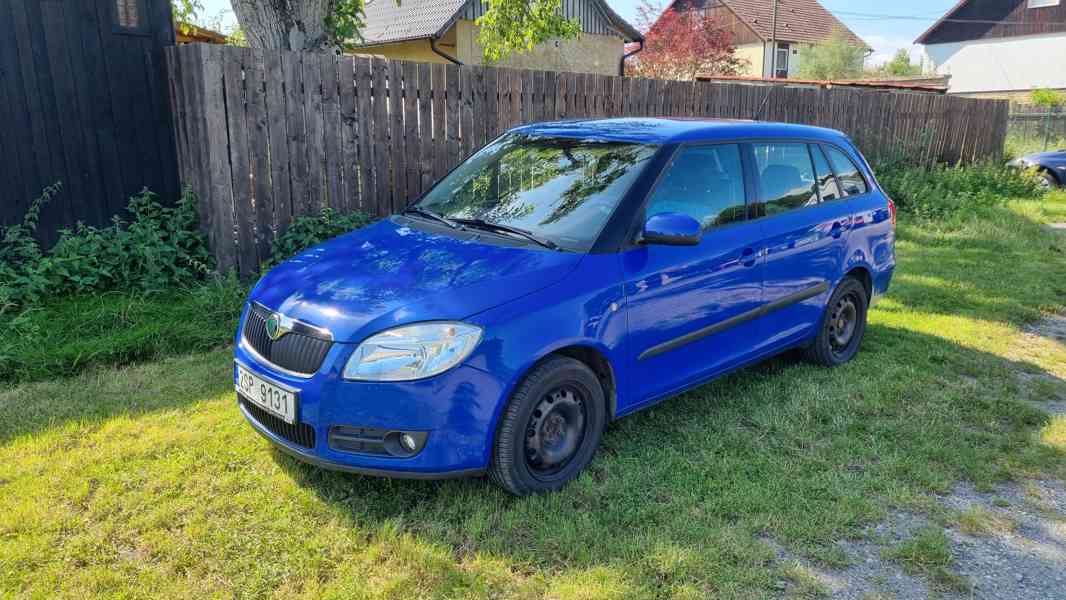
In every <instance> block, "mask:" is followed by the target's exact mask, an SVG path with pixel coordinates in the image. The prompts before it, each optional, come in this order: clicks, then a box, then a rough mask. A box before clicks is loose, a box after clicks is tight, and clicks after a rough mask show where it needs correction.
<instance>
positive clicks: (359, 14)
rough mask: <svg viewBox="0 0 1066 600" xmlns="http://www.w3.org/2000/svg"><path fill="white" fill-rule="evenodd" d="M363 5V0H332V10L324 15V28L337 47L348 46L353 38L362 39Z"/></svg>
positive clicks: (364, 14)
mask: <svg viewBox="0 0 1066 600" xmlns="http://www.w3.org/2000/svg"><path fill="white" fill-rule="evenodd" d="M381 1H386V2H387V1H389V0H381ZM396 3H397V4H399V0H397V2H396ZM365 7H366V5H365V2H364V0H334V2H333V10H332V11H331V12H330V13H329V15H327V16H326V30H327V31H328V32H329V35H330V37H331V38H332V39H333V43H334V44H335V45H336V46H337V47H338V48H344V47H347V46H349V45H350V44H351V42H352V41H353V40H354V41H359V42H361V41H363V33H362V30H363V27H365V26H366V21H365V19H366V12H365Z"/></svg>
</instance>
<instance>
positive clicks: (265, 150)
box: [244, 50, 274, 266]
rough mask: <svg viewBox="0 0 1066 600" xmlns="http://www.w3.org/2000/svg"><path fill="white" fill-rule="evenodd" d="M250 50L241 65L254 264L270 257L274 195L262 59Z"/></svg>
mask: <svg viewBox="0 0 1066 600" xmlns="http://www.w3.org/2000/svg"><path fill="white" fill-rule="evenodd" d="M263 53H264V51H263V50H252V51H251V57H250V60H249V62H248V65H247V66H246V68H245V76H244V81H245V95H246V97H247V103H248V147H249V159H250V160H251V163H252V198H253V201H254V202H255V250H256V251H255V255H256V266H258V265H259V264H260V263H262V262H264V261H266V260H267V259H269V258H270V246H271V244H272V243H273V242H274V194H273V189H272V187H271V184H270V176H271V167H270V151H269V148H270V130H269V127H270V115H269V113H268V112H267V98H266V89H265V86H266V59H265V57H264V56H263Z"/></svg>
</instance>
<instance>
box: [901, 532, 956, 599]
mask: <svg viewBox="0 0 1066 600" xmlns="http://www.w3.org/2000/svg"><path fill="white" fill-rule="evenodd" d="M884 554H885V558H888V559H890V560H895V561H898V562H900V563H902V564H903V567H904V568H905V569H906V570H907V571H908V572H911V573H917V574H920V575H925V576H926V577H928V578H929V579H931V580H932V581H933V582H934V583H936V584H938V585H940V586H942V587H947V588H954V589H956V590H966V589H968V588H969V584H968V583H967V581H966V580H965V579H963V578H962V577H961V576H959V575H957V574H955V573H953V572H952V571H951V569H950V567H951V562H952V556H951V542H950V541H949V540H948V536H947V535H945V534H944V531H943V530H941V529H940V528H939V527H936V526H932V525H930V526H928V527H924V528H922V529H921V530H919V531H918V532H917V533H915V534H914V536H913V537H911V538H910V539H908V540H906V541H904V542H903V543H902V544H900V545H898V546H896V547H893V548H889V549H887V550H885V552H884Z"/></svg>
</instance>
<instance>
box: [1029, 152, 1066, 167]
mask: <svg viewBox="0 0 1066 600" xmlns="http://www.w3.org/2000/svg"><path fill="white" fill-rule="evenodd" d="M1024 158H1025V160H1027V161H1029V162H1035V163H1047V162H1053V163H1056V164H1057V163H1064V162H1066V152H1063V151H1056V152H1037V153H1035V154H1029V155H1026V156H1025V157H1024Z"/></svg>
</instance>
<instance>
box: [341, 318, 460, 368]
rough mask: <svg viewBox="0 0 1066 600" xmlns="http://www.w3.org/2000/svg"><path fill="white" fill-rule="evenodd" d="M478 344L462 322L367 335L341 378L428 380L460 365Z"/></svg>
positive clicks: (425, 325) (403, 328)
mask: <svg viewBox="0 0 1066 600" xmlns="http://www.w3.org/2000/svg"><path fill="white" fill-rule="evenodd" d="M479 341H481V328H480V327H476V326H474V325H467V324H466V323H452V322H439V323H421V324H418V325H405V326H403V327H397V328H395V329H388V330H386V331H383V332H381V333H378V334H376V335H373V336H370V337H369V338H368V339H367V340H366V341H364V342H363V343H362V344H359V347H358V348H356V349H355V352H353V353H352V357H351V358H349V359H348V364H347V365H345V366H344V378H345V379H358V380H363V381H410V380H412V379H423V378H425V377H432V376H434V375H438V374H440V373H443V372H445V371H447V370H448V369H450V368H452V367H454V366H455V365H458V364H459V363H461V362H463V360H464V359H466V357H467V356H470V353H471V352H473V351H474V347H475V346H477V343H478V342H479Z"/></svg>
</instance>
